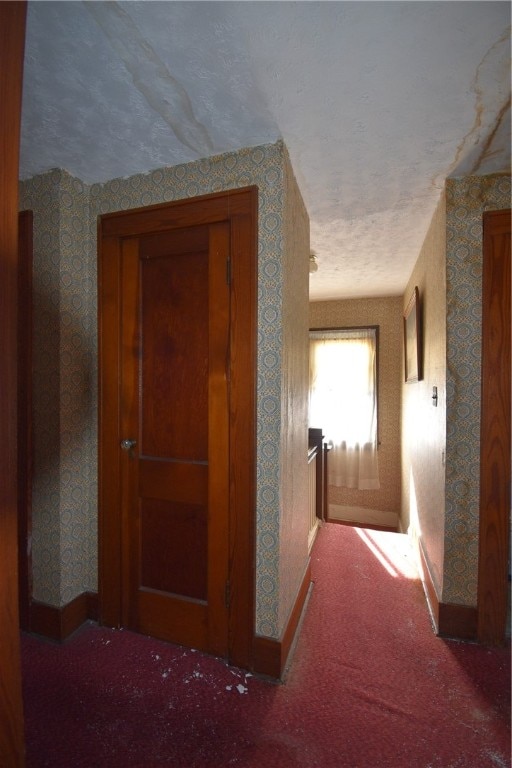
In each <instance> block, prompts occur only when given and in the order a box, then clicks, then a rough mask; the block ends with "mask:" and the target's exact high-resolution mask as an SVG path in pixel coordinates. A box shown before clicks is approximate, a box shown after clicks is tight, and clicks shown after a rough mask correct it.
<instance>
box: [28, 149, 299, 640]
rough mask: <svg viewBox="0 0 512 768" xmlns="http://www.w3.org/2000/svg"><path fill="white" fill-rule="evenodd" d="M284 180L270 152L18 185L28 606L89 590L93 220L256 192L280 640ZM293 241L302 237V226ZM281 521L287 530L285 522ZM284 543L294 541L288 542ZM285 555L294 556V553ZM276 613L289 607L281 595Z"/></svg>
mask: <svg viewBox="0 0 512 768" xmlns="http://www.w3.org/2000/svg"><path fill="white" fill-rule="evenodd" d="M285 169H286V170H285ZM287 174H289V167H288V160H287V153H286V150H285V148H284V146H283V144H282V143H281V142H278V143H277V144H272V145H264V146H260V147H254V148H251V149H244V150H241V151H239V152H231V153H227V154H224V155H220V156H217V157H213V158H208V159H204V160H199V161H197V162H194V163H189V164H186V165H180V166H175V167H170V168H162V169H159V170H156V171H153V172H151V173H148V174H140V175H137V176H133V177H131V178H127V179H113V180H111V181H109V182H107V183H105V184H93V185H92V186H91V187H90V188H88V187H87V186H86V185H84V184H82V182H80V181H79V180H78V179H74V178H72V177H70V176H69V175H68V174H67V173H66V172H64V171H52V172H50V173H49V174H45V175H43V176H39V177H35V178H34V179H30V180H28V181H26V182H24V183H23V184H22V188H21V202H22V207H24V208H32V209H33V210H34V212H35V244H36V245H35V251H36V262H35V273H36V274H35V281H36V283H35V284H36V286H37V287H36V290H37V291H38V297H36V302H39V304H38V307H39V308H38V309H37V311H36V318H35V324H36V346H37V347H38V352H37V354H38V356H39V357H38V359H37V361H36V366H37V368H38V372H37V377H36V381H35V390H36V401H37V406H36V412H35V439H36V468H35V486H36V489H37V493H36V494H35V500H34V522H35V526H34V544H33V547H34V584H35V596H37V599H39V600H41V601H44V602H47V603H49V604H52V605H62V604H64V603H65V602H67V601H68V600H70V599H72V598H73V597H75V596H76V595H77V594H79V593H80V592H81V591H83V590H84V589H96V588H97V531H96V524H97V516H96V508H97V502H96V493H97V477H96V456H97V435H96V431H97V402H96V399H95V397H96V395H95V393H96V387H97V348H96V311H97V310H96V221H97V216H98V215H100V214H102V213H107V212H110V211H116V210H123V209H129V208H134V207H140V206H144V205H151V204H154V203H161V202H165V201H170V200H178V199H183V198H187V197H195V196H197V195H201V194H207V193H211V192H217V191H221V190H226V189H233V188H240V187H245V186H249V185H257V186H258V188H259V240H258V251H259V252H258V269H259V278H258V391H257V551H256V563H257V567H256V630H257V632H258V633H260V634H262V635H266V636H270V637H278V636H279V634H280V630H281V626H280V618H279V614H280V607H279V606H280V600H281V597H280V585H279V561H280V557H286V556H287V541H288V539H287V531H286V529H285V528H283V523H282V521H281V504H282V485H283V480H282V476H281V470H282V467H281V464H280V461H279V460H276V458H280V457H279V456H276V450H279V449H278V448H276V446H281V426H282V425H281V418H282V398H283V394H284V398H285V399H286V402H290V401H289V400H288V393H287V392H286V391H285V392H284V393H283V391H282V353H283V350H282V346H283V338H284V334H283V290H282V286H283V243H284V242H285V233H284V228H285V223H286V216H287V215H290V216H292V215H295V214H294V213H293V212H294V211H301V212H302V213H301V216H302V215H305V211H304V209H303V206H302V208H301V206H300V205H298V202H297V201H298V199H299V197H298V192H297V191H296V190H292V191H291V192H290V194H291V195H293V200H294V201H295V203H294V202H293V201H292V203H291V205H290V206H289V207H288V208H286V198H287V193H288V191H290V189H291V188H290V185H289V179H288V176H287ZM300 231H301V232H302V236H303V237H306V236H307V227H306V224H305V223H304V222H303V221H302V222H301V229H300ZM287 232H289V227H288V229H287ZM305 249H308V250H309V243H308V244H307V245H304V244H301V247H300V250H299V251H298V252H300V251H305ZM296 279H297V282H298V288H300V286H301V285H302V283H303V282H304V281H305V285H306V286H307V274H306V276H305V274H304V270H300V271H298V272H297V273H296ZM299 295H302V292H300V291H299ZM301 301H302V299H300V298H299V299H298V300H297V305H296V307H297V308H296V310H292V311H291V315H292V316H293V315H294V313H295V312H299V311H300V309H299V308H300V302H301ZM45 302H46V303H49V305H50V306H49V308H48V309H45V307H44V306H41V305H44V303H45ZM287 311H289V310H288V308H287ZM288 385H289V386H291V382H288ZM298 392H299V394H298V395H297V396H294V397H292V398H291V402H292V403H294V407H296V408H297V410H298V411H300V408H301V407H303V406H301V405H300V399H301V394H300V392H301V389H299V390H298ZM305 461H306V458H305V457H304V462H305ZM304 514H305V511H304ZM298 515H299V517H300V515H301V511H300V509H299V510H298ZM286 520H287V523H290V522H291V518H290V517H289V516H286ZM36 521H37V523H36ZM290 541H292V542H293V541H294V538H293V536H292V537H291V538H290ZM280 542H281V543H280ZM290 546H291V548H292V550H293V551H295V549H294V545H293V544H291V545H290ZM290 559H291V560H293V559H294V556H292V557H291V558H290ZM303 567H304V564H303V563H302V562H298V563H296V566H295V571H296V572H297V573H298V572H299V571H301V572H302V571H303ZM292 573H293V572H292ZM296 579H297V576H295V577H294V578H292V581H295V580H296ZM284 602H285V604H286V603H287V602H289V597H288V592H287V597H286V599H285V600H284Z"/></svg>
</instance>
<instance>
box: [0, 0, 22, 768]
mask: <svg viewBox="0 0 512 768" xmlns="http://www.w3.org/2000/svg"><path fill="white" fill-rule="evenodd" d="M25 18H26V4H25V3H24V2H16V3H5V2H2V3H0V105H1V109H0V200H1V203H0V329H1V334H2V338H1V343H0V434H1V435H2V439H1V440H0V583H1V584H2V588H1V590H0V713H1V717H0V765H2V768H20V767H21V766H23V765H24V747H23V706H22V698H21V669H20V666H21V665H20V643H19V607H18V545H17V538H18V521H17V511H18V510H17V503H18V499H17V463H18V462H17V334H18V317H17V301H18V297H17V293H18V291H17V286H18V168H19V139H20V122H21V88H22V77H23V50H24V41H25Z"/></svg>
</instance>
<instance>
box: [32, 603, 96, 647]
mask: <svg viewBox="0 0 512 768" xmlns="http://www.w3.org/2000/svg"><path fill="white" fill-rule="evenodd" d="M97 620H98V595H97V593H96V592H82V593H81V594H80V595H77V597H75V598H74V600H71V602H69V603H66V605H63V606H61V607H60V608H59V607H57V606H55V605H48V604H47V603H40V602H38V601H37V600H33V601H32V602H31V604H30V626H29V631H30V632H33V633H34V634H36V635H41V636H42V637H46V638H48V639H49V640H57V641H59V642H63V641H64V640H66V638H68V637H69V636H70V635H72V634H73V632H75V631H76V630H77V629H79V627H81V626H82V624H84V623H85V622H86V621H97Z"/></svg>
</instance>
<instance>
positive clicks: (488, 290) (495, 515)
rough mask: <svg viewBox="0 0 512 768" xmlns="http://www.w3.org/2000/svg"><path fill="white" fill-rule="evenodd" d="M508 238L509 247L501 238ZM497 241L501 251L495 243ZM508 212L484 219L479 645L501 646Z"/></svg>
mask: <svg viewBox="0 0 512 768" xmlns="http://www.w3.org/2000/svg"><path fill="white" fill-rule="evenodd" d="M507 235H508V243H507V241H506V239H505V238H506V237H507ZM498 236H501V237H502V238H503V240H502V242H501V249H500V250H499V251H498V248H497V246H495V244H494V243H495V238H496V237H498ZM510 269H511V266H510V209H507V210H503V211H487V212H485V213H484V214H483V271H482V374H481V380H482V401H481V425H480V533H479V553H478V555H479V556H478V605H477V613H478V640H479V642H481V643H488V644H492V645H501V644H502V643H503V642H504V641H505V627H506V619H507V604H508V565H509V533H510V451H511V447H510V444H511V434H510V431H511V403H510V379H511V371H510V334H511V329H510V311H511V310H510V301H511V299H510V278H511V275H510Z"/></svg>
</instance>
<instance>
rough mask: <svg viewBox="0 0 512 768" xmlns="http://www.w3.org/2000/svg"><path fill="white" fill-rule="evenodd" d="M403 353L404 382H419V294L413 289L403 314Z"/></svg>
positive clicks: (420, 343)
mask: <svg viewBox="0 0 512 768" xmlns="http://www.w3.org/2000/svg"><path fill="white" fill-rule="evenodd" d="M404 353H405V381H407V382H413V381H421V379H422V378H423V370H422V327H421V312H420V292H419V290H418V286H417V285H416V286H415V287H414V291H413V293H412V296H411V298H410V299H409V302H408V304H407V307H406V309H405V312H404Z"/></svg>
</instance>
